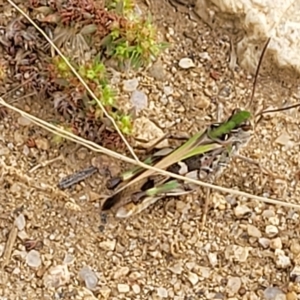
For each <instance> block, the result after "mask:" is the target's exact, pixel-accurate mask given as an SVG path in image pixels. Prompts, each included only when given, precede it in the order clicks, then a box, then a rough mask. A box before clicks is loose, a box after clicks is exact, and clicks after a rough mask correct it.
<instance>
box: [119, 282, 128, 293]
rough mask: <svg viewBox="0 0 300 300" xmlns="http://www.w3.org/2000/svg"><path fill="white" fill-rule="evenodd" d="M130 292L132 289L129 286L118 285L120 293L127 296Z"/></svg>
mask: <svg viewBox="0 0 300 300" xmlns="http://www.w3.org/2000/svg"><path fill="white" fill-rule="evenodd" d="M129 291H130V287H129V285H128V284H123V283H119V284H118V292H119V293H122V294H125V293H128V292H129Z"/></svg>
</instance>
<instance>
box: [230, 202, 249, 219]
mask: <svg viewBox="0 0 300 300" xmlns="http://www.w3.org/2000/svg"><path fill="white" fill-rule="evenodd" d="M249 213H251V209H250V208H249V207H248V206H246V205H239V206H237V207H236V208H235V209H234V214H235V216H236V217H237V218H243V217H244V216H245V215H247V214H249Z"/></svg>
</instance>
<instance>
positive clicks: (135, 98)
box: [130, 91, 148, 112]
mask: <svg viewBox="0 0 300 300" xmlns="http://www.w3.org/2000/svg"><path fill="white" fill-rule="evenodd" d="M130 100H131V103H132V105H133V106H134V107H135V109H136V111H137V112H139V111H140V110H143V109H144V108H146V107H147V106H148V97H147V95H146V94H145V93H143V92H141V91H134V92H133V93H132V95H131V98H130Z"/></svg>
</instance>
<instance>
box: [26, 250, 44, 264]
mask: <svg viewBox="0 0 300 300" xmlns="http://www.w3.org/2000/svg"><path fill="white" fill-rule="evenodd" d="M26 263H27V265H28V266H29V267H32V268H38V267H39V266H40V265H41V264H42V259H41V255H40V253H39V252H38V251H36V250H30V251H29V252H28V254H27V256H26Z"/></svg>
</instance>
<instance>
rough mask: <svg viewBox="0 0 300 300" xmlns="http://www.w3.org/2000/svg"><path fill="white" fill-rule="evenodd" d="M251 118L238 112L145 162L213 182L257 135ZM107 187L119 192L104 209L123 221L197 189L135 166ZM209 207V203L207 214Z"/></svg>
mask: <svg viewBox="0 0 300 300" xmlns="http://www.w3.org/2000/svg"><path fill="white" fill-rule="evenodd" d="M269 41H270V39H268V41H267V43H266V44H265V46H264V49H263V51H262V54H261V57H260V61H259V64H258V67H257V70H256V74H255V79H254V83H253V90H252V96H251V100H250V106H251V103H252V101H253V96H254V93H255V85H256V80H257V76H258V73H259V68H260V65H261V62H262V58H263V55H264V53H265V51H266V49H267V46H268V43H269ZM261 114H262V113H260V115H261ZM250 119H251V113H250V112H249V111H247V110H240V109H235V110H234V111H233V112H232V114H231V116H230V117H229V118H228V119H227V120H226V121H225V122H223V123H217V124H213V125H210V126H209V127H208V128H207V129H206V130H204V131H201V132H198V133H196V134H195V135H194V136H193V137H191V138H190V139H189V140H188V141H186V142H185V143H184V144H183V145H181V146H179V147H178V148H175V149H172V148H167V149H162V150H160V151H158V152H156V153H154V155H152V156H151V157H148V158H147V159H146V160H144V163H145V164H148V165H152V166H155V167H156V168H160V169H164V170H167V171H169V172H171V173H175V174H179V175H182V176H185V177H189V178H193V179H199V180H209V179H211V177H216V176H218V175H219V174H220V173H221V171H222V169H223V168H224V167H225V166H226V165H227V164H228V163H229V162H230V159H231V157H232V156H234V155H237V154H238V152H239V150H240V149H241V148H242V147H245V146H246V145H247V143H248V142H249V140H250V138H251V136H252V133H253V127H252V126H251V123H250ZM120 185H121V187H119V186H120ZM107 187H108V188H109V189H116V190H115V192H114V193H113V195H112V196H110V197H108V198H107V199H106V200H105V201H104V203H103V205H102V210H103V211H106V210H109V209H111V208H114V209H115V210H116V217H119V218H127V217H129V216H132V215H135V214H137V213H140V212H141V211H143V210H144V209H146V208H147V207H149V206H150V205H152V204H154V203H155V202H156V201H158V200H159V199H162V198H164V197H167V196H179V195H184V194H187V193H190V192H192V191H194V190H195V189H196V188H197V187H196V186H195V185H193V184H190V183H187V182H185V181H180V180H177V179H174V178H171V177H168V176H163V175H160V174H157V173H155V172H154V171H152V170H144V169H143V168H141V167H135V168H133V169H131V170H129V171H126V172H124V173H123V174H121V175H120V176H117V177H114V178H112V179H111V180H109V181H108V183H107ZM207 206H208V203H207V200H206V203H205V208H204V212H205V210H207ZM204 218H205V217H204ZM203 222H205V221H204V219H203Z"/></svg>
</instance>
